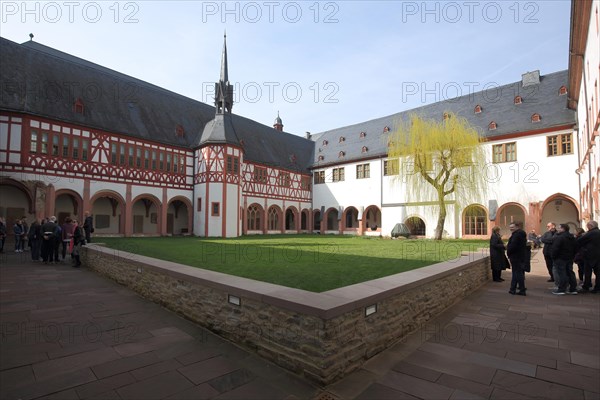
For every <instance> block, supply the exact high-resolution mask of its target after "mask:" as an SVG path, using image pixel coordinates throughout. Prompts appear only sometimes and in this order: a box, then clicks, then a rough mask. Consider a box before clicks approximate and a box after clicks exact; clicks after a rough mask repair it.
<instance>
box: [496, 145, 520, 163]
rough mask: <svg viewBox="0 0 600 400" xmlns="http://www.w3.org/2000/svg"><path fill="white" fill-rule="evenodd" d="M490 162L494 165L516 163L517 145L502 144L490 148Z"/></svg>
mask: <svg viewBox="0 0 600 400" xmlns="http://www.w3.org/2000/svg"><path fill="white" fill-rule="evenodd" d="M492 160H493V162H495V163H502V162H510V161H517V143H516V142H510V143H503V144H495V145H493V146H492Z"/></svg>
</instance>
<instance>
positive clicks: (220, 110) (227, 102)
mask: <svg viewBox="0 0 600 400" xmlns="http://www.w3.org/2000/svg"><path fill="white" fill-rule="evenodd" d="M215 107H216V113H217V114H225V113H231V108H232V107H233V86H231V85H230V84H229V73H228V71H227V34H226V33H225V34H224V35H223V53H222V54H221V78H220V79H219V82H217V83H215Z"/></svg>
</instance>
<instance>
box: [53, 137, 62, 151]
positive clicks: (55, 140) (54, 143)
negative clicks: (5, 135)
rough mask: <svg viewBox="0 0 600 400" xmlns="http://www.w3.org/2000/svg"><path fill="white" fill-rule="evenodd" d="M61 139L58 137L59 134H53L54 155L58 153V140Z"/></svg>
mask: <svg viewBox="0 0 600 400" xmlns="http://www.w3.org/2000/svg"><path fill="white" fill-rule="evenodd" d="M59 139H60V138H59V137H58V135H54V136H52V155H53V156H57V155H58V140H59Z"/></svg>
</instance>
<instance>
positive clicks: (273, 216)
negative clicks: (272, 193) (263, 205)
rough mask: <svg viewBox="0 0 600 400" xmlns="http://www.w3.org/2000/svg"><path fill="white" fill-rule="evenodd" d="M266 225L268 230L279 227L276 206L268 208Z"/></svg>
mask: <svg viewBox="0 0 600 400" xmlns="http://www.w3.org/2000/svg"><path fill="white" fill-rule="evenodd" d="M268 225H269V226H268V228H269V230H270V231H276V230H280V229H281V225H280V223H279V209H278V208H277V207H271V208H270V209H269V220H268Z"/></svg>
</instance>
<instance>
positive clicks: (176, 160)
mask: <svg viewBox="0 0 600 400" xmlns="http://www.w3.org/2000/svg"><path fill="white" fill-rule="evenodd" d="M177 171H179V155H177V154H173V172H175V173H177Z"/></svg>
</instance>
